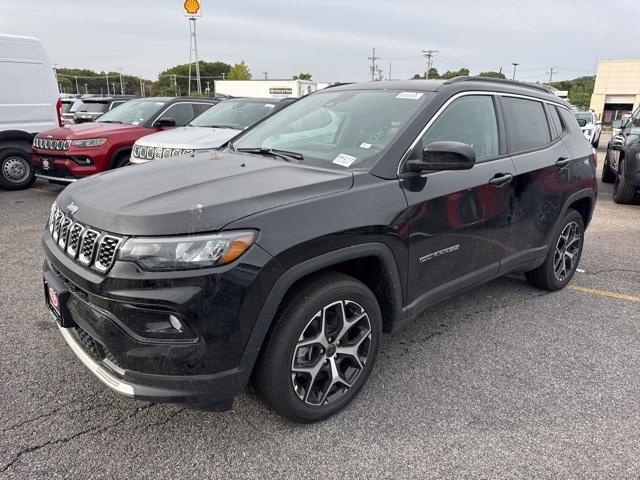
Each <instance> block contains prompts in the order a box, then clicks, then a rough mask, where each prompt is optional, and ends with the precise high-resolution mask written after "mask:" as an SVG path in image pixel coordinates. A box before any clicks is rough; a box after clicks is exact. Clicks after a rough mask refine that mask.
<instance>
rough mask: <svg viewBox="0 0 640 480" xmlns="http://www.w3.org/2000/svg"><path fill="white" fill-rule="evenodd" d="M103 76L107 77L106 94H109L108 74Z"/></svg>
mask: <svg viewBox="0 0 640 480" xmlns="http://www.w3.org/2000/svg"><path fill="white" fill-rule="evenodd" d="M105 77H107V95H111V92H109V75H105Z"/></svg>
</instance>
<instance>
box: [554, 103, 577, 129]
mask: <svg viewBox="0 0 640 480" xmlns="http://www.w3.org/2000/svg"><path fill="white" fill-rule="evenodd" d="M558 112H560V118H562V123H563V124H564V127H565V129H566V130H571V131H573V132H580V126H579V125H578V121H577V120H576V117H574V116H573V114H572V113H571V112H570V111H569V110H567V109H566V108H558Z"/></svg>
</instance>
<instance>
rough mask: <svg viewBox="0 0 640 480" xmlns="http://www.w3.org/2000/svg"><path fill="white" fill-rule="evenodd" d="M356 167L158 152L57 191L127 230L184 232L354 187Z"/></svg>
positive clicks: (94, 220)
mask: <svg viewBox="0 0 640 480" xmlns="http://www.w3.org/2000/svg"><path fill="white" fill-rule="evenodd" d="M352 183H353V175H352V173H351V172H350V171H348V170H345V171H341V170H332V169H324V168H317V167H311V166H306V165H304V164H294V163H288V162H286V161H284V160H281V159H277V158H272V157H269V156H259V155H247V154H233V153H229V152H213V153H203V154H200V155H197V156H196V157H194V158H178V159H175V158H174V159H166V160H154V161H153V162H149V163H148V164H145V165H135V166H130V167H125V168H121V169H118V170H115V171H113V172H108V173H104V174H99V175H95V176H92V177H90V178H87V179H84V180H81V181H79V182H76V183H74V184H72V185H70V186H69V187H67V188H66V189H65V190H64V191H63V192H62V193H61V194H60V196H59V198H58V205H59V206H60V208H61V209H62V210H63V211H64V212H65V213H69V212H70V211H72V210H76V209H75V208H73V207H72V208H70V209H69V208H67V207H68V206H69V205H70V204H71V203H74V204H75V206H76V207H77V211H76V212H75V213H74V214H73V217H74V219H76V220H77V221H79V222H81V223H84V224H86V225H88V226H92V227H95V228H98V229H100V230H105V231H108V232H112V233H118V234H121V235H180V234H189V233H197V232H210V231H216V230H220V229H222V228H223V227H224V226H225V225H227V224H228V223H230V222H232V221H234V220H238V219H239V218H242V217H246V216H248V215H252V214H255V213H258V212H262V211H265V210H269V209H272V208H276V207H281V206H283V205H287V204H291V203H295V202H300V201H303V200H308V199H310V198H314V197H319V196H323V195H328V194H331V193H335V192H339V191H342V190H347V189H349V188H350V187H351V185H352Z"/></svg>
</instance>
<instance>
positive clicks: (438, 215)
mask: <svg viewBox="0 0 640 480" xmlns="http://www.w3.org/2000/svg"><path fill="white" fill-rule="evenodd" d="M495 102H496V100H495V99H494V97H493V96H492V95H490V94H472V95H464V96H461V97H459V98H456V99H455V100H453V101H452V102H451V103H450V104H449V105H448V106H447V107H446V108H445V109H444V110H443V111H442V113H441V114H440V115H439V116H437V118H436V119H435V120H432V124H431V126H430V127H429V128H428V129H427V131H426V133H425V134H424V135H423V136H422V138H421V139H420V140H419V142H418V144H417V146H416V148H415V149H414V150H413V151H414V152H416V153H417V154H421V152H422V148H424V147H426V146H427V145H428V144H430V143H431V142H435V141H446V140H449V141H458V142H463V143H466V144H468V145H471V146H472V147H473V148H474V150H475V153H476V159H477V163H476V165H475V166H474V167H473V168H472V169H470V170H463V171H444V172H434V173H426V174H423V175H421V176H413V177H411V176H405V177H404V178H403V179H402V180H401V185H402V188H403V189H404V192H405V195H406V198H407V201H408V204H409V207H408V208H409V210H408V212H406V215H405V218H407V219H408V220H407V221H408V223H409V232H410V236H409V269H408V270H409V289H408V292H409V298H408V303H409V305H410V308H412V309H416V310H420V308H421V307H424V306H426V305H427V304H429V303H431V302H432V301H433V300H435V299H440V298H442V297H443V296H447V295H450V294H453V293H455V292H456V291H458V290H460V289H463V288H466V287H468V286H470V285H473V284H474V283H478V282H481V281H483V280H486V279H488V278H490V277H492V276H495V275H497V273H498V271H499V267H500V259H501V257H502V254H503V249H504V244H505V239H506V236H507V232H508V226H509V214H510V208H511V198H512V188H511V180H512V178H513V176H514V175H515V169H514V167H513V163H512V162H511V160H510V159H509V158H508V157H506V156H505V155H501V153H504V152H503V150H504V144H502V147H501V135H500V134H499V128H498V120H497V115H496V107H495Z"/></svg>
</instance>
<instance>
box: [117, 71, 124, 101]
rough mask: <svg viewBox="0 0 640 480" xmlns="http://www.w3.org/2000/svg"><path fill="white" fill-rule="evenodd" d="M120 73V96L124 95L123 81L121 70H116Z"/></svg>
mask: <svg viewBox="0 0 640 480" xmlns="http://www.w3.org/2000/svg"><path fill="white" fill-rule="evenodd" d="M118 70H119V71H120V95H124V80H123V78H122V68H119V69H118Z"/></svg>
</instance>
